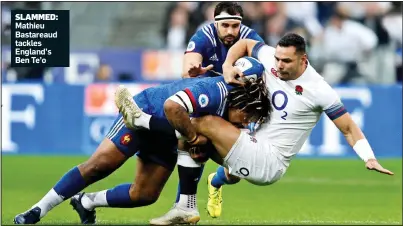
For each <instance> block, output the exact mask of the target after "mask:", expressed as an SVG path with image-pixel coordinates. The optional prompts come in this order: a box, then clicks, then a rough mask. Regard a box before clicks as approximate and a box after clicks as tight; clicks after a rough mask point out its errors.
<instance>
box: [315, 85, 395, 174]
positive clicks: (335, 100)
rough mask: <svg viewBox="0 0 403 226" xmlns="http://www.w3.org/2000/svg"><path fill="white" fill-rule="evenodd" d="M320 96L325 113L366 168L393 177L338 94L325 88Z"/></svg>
mask: <svg viewBox="0 0 403 226" xmlns="http://www.w3.org/2000/svg"><path fill="white" fill-rule="evenodd" d="M326 90H327V91H326ZM320 95H321V96H320V97H321V98H320V99H319V101H321V102H322V106H325V107H324V111H325V113H326V114H327V116H328V117H329V118H330V119H331V120H332V121H333V123H334V124H335V125H336V127H337V128H338V129H339V130H340V132H341V133H343V135H344V137H345V138H346V140H347V142H348V144H349V145H350V146H351V147H352V148H353V149H354V151H355V152H356V153H357V155H358V156H359V157H360V158H361V159H362V160H364V162H365V163H366V167H367V168H368V169H370V170H376V171H378V172H380V173H385V174H389V175H393V173H392V172H391V171H389V170H387V169H385V168H383V167H382V166H381V165H380V164H379V163H378V161H377V160H376V158H375V154H374V152H373V150H372V148H371V146H370V144H369V142H368V140H367V139H366V137H365V135H364V133H363V132H362V131H361V129H360V128H359V127H358V125H357V124H356V123H355V122H354V121H353V119H352V118H351V115H350V114H349V113H348V112H347V110H346V109H345V107H344V105H343V104H342V102H341V101H340V99H339V97H338V95H337V94H336V92H335V91H334V90H333V89H332V88H330V86H329V87H325V89H324V91H323V92H322V93H321V94H320Z"/></svg>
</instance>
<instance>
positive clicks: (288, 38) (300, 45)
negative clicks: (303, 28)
mask: <svg viewBox="0 0 403 226" xmlns="http://www.w3.org/2000/svg"><path fill="white" fill-rule="evenodd" d="M277 45H278V46H281V47H290V46H294V47H295V52H297V53H302V54H305V53H306V43H305V39H304V38H303V37H302V36H301V35H298V34H295V33H288V34H286V35H284V36H283V37H282V38H281V39H280V41H278V43H277Z"/></svg>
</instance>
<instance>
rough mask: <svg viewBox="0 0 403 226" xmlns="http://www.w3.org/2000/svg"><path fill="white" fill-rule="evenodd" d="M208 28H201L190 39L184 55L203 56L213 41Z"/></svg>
mask: <svg viewBox="0 0 403 226" xmlns="http://www.w3.org/2000/svg"><path fill="white" fill-rule="evenodd" d="M208 26H209V25H206V26H203V27H202V28H200V30H198V31H197V32H196V33H195V34H194V35H193V36H192V37H191V38H190V40H189V43H188V46H187V48H186V52H185V53H200V54H201V55H203V53H204V51H205V50H206V49H207V48H210V47H211V46H212V45H213V43H214V41H215V39H214V36H213V35H212V31H211V32H210V29H209V27H208Z"/></svg>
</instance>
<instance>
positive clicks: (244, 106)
mask: <svg viewBox="0 0 403 226" xmlns="http://www.w3.org/2000/svg"><path fill="white" fill-rule="evenodd" d="M227 101H228V120H229V121H230V122H231V123H233V124H235V125H238V126H240V127H245V126H246V125H247V124H248V123H250V122H260V123H261V122H263V121H265V120H267V119H269V118H270V114H271V112H272V111H273V108H272V106H271V103H270V99H269V97H268V91H267V88H266V84H265V83H264V81H263V79H262V78H258V79H257V80H250V81H247V82H246V83H245V85H244V86H239V87H236V88H234V89H233V90H231V91H230V92H229V93H228V96H227Z"/></svg>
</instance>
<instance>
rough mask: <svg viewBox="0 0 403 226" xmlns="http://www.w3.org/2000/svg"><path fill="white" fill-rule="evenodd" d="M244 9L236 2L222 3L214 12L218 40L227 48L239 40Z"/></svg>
mask: <svg viewBox="0 0 403 226" xmlns="http://www.w3.org/2000/svg"><path fill="white" fill-rule="evenodd" d="M242 17H243V10H242V7H241V6H240V5H239V4H237V3H235V2H220V3H218V4H217V6H216V7H215V10H214V20H215V23H214V24H215V26H216V29H217V34H218V38H219V39H220V40H221V41H222V43H224V45H226V46H232V45H233V44H234V43H235V42H236V41H237V40H238V38H239V32H240V28H241V21H242Z"/></svg>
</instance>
